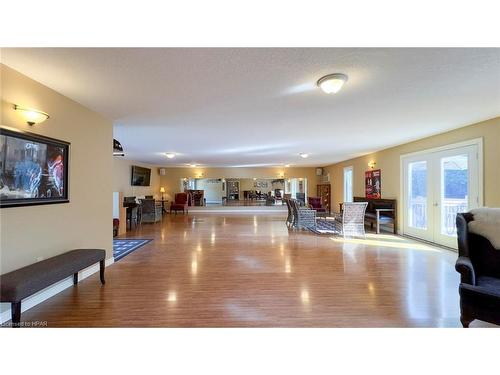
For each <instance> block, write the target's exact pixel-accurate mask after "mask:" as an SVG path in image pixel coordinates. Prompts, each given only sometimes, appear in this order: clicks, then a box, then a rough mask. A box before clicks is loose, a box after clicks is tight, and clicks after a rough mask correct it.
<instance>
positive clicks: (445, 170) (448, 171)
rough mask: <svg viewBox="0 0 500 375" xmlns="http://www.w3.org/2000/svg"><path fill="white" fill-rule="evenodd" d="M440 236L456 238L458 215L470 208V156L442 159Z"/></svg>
mask: <svg viewBox="0 0 500 375" xmlns="http://www.w3.org/2000/svg"><path fill="white" fill-rule="evenodd" d="M440 164H441V171H440V174H441V189H440V190H441V192H440V193H441V194H440V198H441V199H440V200H441V204H440V207H441V209H440V217H441V220H440V221H441V223H440V234H443V235H447V236H456V235H457V227H456V225H455V220H456V216H457V213H459V212H466V211H467V210H468V206H469V173H468V164H469V163H468V156H467V155H455V156H449V157H445V158H441V163H440Z"/></svg>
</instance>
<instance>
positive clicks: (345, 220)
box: [335, 202, 368, 236]
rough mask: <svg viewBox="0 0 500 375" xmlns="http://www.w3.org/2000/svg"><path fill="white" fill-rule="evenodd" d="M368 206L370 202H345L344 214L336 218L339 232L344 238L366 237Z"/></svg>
mask: <svg viewBox="0 0 500 375" xmlns="http://www.w3.org/2000/svg"><path fill="white" fill-rule="evenodd" d="M366 206H368V202H344V203H343V204H342V208H343V209H342V213H341V214H340V215H338V216H336V217H335V226H336V229H337V232H338V233H339V234H341V235H344V236H364V235H365V211H366Z"/></svg>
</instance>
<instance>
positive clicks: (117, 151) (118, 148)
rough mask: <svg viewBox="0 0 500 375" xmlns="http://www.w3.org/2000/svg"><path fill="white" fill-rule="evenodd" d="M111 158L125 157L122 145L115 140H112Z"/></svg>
mask: <svg viewBox="0 0 500 375" xmlns="http://www.w3.org/2000/svg"><path fill="white" fill-rule="evenodd" d="M113 156H125V153H124V152H123V146H122V144H121V143H120V142H118V141H117V140H116V139H113Z"/></svg>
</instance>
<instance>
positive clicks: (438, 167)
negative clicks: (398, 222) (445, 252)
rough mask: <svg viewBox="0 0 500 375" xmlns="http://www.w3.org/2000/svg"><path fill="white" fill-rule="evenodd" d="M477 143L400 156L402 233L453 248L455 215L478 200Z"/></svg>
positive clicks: (477, 203) (454, 242)
mask: <svg viewBox="0 0 500 375" xmlns="http://www.w3.org/2000/svg"><path fill="white" fill-rule="evenodd" d="M479 152H480V150H479V144H470V145H466V146H459V147H452V146H450V148H440V149H439V150H435V151H429V152H426V153H418V154H415V155H410V156H405V157H403V159H402V161H403V163H402V166H403V189H404V191H403V204H404V207H403V209H404V213H403V215H404V217H403V221H404V225H403V227H404V229H403V230H404V233H405V234H407V235H410V236H413V237H418V238H421V239H424V240H427V241H431V242H435V243H438V244H441V245H445V246H449V247H453V248H456V247H457V239H456V236H457V230H456V226H455V219H456V215H457V213H459V212H466V211H468V210H470V209H471V208H475V207H478V206H479V205H480V204H482V202H480V191H481V189H482V183H481V181H480V173H479V172H480V171H479V169H480V164H479Z"/></svg>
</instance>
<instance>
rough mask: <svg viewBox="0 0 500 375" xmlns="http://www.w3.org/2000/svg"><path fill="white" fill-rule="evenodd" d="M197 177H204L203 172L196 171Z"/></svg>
mask: <svg viewBox="0 0 500 375" xmlns="http://www.w3.org/2000/svg"><path fill="white" fill-rule="evenodd" d="M195 176H196V178H202V177H203V172H198V173H196V175H195Z"/></svg>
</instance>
